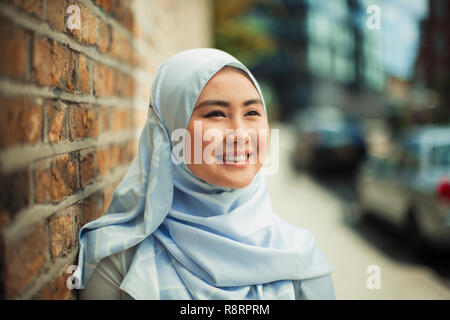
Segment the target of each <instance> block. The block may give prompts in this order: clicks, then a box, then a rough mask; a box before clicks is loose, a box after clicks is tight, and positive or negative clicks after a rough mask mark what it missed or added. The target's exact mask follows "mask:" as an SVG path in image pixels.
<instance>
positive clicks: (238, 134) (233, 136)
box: [226, 128, 250, 145]
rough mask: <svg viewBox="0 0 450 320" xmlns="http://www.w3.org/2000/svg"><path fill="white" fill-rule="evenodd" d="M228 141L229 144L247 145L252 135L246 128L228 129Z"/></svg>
mask: <svg viewBox="0 0 450 320" xmlns="http://www.w3.org/2000/svg"><path fill="white" fill-rule="evenodd" d="M226 142H227V144H231V143H238V144H240V143H242V144H244V145H245V144H247V143H249V142H250V135H249V134H248V132H247V130H245V129H244V128H232V129H231V128H230V129H226Z"/></svg>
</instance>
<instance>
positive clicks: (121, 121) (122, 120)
mask: <svg viewBox="0 0 450 320" xmlns="http://www.w3.org/2000/svg"><path fill="white" fill-rule="evenodd" d="M130 113H131V110H130V109H117V110H115V111H113V131H114V132H120V131H122V130H125V129H128V128H129V127H130V120H131V117H130Z"/></svg>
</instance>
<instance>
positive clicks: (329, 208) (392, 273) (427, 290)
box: [266, 126, 450, 299]
mask: <svg viewBox="0 0 450 320" xmlns="http://www.w3.org/2000/svg"><path fill="white" fill-rule="evenodd" d="M276 127H277V126H272V128H276ZM292 142H293V136H292V134H291V132H290V131H289V130H288V129H287V128H286V127H284V128H283V127H281V129H280V152H279V156H280V158H279V160H280V166H279V171H278V174H276V175H268V176H266V179H267V182H268V185H269V192H270V194H271V198H272V203H273V206H274V209H275V210H276V211H277V213H278V214H279V215H280V216H281V217H282V218H283V219H285V220H287V221H289V222H291V223H293V224H295V225H298V226H301V227H303V228H306V229H308V230H310V231H312V232H313V234H314V236H315V238H316V241H317V243H318V245H319V247H320V248H321V249H322V251H323V252H324V254H325V255H326V257H327V258H328V259H329V261H330V262H331V263H332V264H333V266H334V267H335V269H336V271H335V272H334V273H333V276H332V277H333V281H334V285H335V292H336V298H337V299H450V264H448V263H447V262H445V261H444V260H443V259H441V258H440V257H437V258H435V259H434V260H430V261H421V260H418V259H417V258H415V257H414V256H413V255H412V254H410V253H409V251H408V250H407V249H408V248H407V244H405V243H404V242H403V241H402V240H401V238H399V237H398V236H397V234H396V233H394V232H391V231H388V230H389V229H387V228H386V226H385V225H383V224H381V223H380V222H379V221H376V220H372V221H370V220H369V221H367V222H365V223H363V224H362V225H360V226H358V227H354V226H352V225H350V224H349V223H347V222H346V219H345V217H346V212H348V211H347V210H348V208H349V204H351V203H352V196H353V191H352V188H351V185H350V184H349V183H348V181H347V180H346V178H345V177H344V178H327V179H316V178H312V177H311V176H309V175H308V174H306V173H303V172H298V171H295V170H293V168H292V167H291V165H290V162H289V157H288V156H289V150H290V147H291V146H292ZM373 265H375V266H377V267H378V268H379V269H378V270H379V275H380V278H379V279H380V282H379V289H377V288H372V289H369V288H368V286H367V283H366V282H367V280H368V278H369V277H371V276H372V278H371V280H374V275H375V273H376V271H374V270H373V269H372V270H371V271H370V272H371V273H368V268H369V267H370V266H373ZM370 283H372V284H373V285H375V287H376V282H375V283H374V282H370Z"/></svg>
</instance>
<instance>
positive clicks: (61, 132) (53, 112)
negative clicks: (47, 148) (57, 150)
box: [47, 101, 67, 143]
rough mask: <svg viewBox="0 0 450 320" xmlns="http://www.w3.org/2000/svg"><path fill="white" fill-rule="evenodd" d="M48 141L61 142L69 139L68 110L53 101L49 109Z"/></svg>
mask: <svg viewBox="0 0 450 320" xmlns="http://www.w3.org/2000/svg"><path fill="white" fill-rule="evenodd" d="M47 122H48V141H49V142H52V143H54V142H59V141H63V140H66V139H67V132H66V124H67V108H66V107H65V106H62V105H61V104H60V103H58V102H55V101H52V102H51V103H50V104H49V105H48V108H47Z"/></svg>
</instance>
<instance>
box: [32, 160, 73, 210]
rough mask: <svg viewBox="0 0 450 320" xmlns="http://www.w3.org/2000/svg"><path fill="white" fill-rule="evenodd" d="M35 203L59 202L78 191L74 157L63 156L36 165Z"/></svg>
mask: <svg viewBox="0 0 450 320" xmlns="http://www.w3.org/2000/svg"><path fill="white" fill-rule="evenodd" d="M34 181H35V183H34V190H35V193H34V200H35V202H36V203H48V202H51V201H61V200H63V199H64V198H65V197H68V196H70V195H72V194H74V193H76V192H77V191H78V169H77V160H76V155H74V154H72V155H69V154H65V155H62V156H58V157H55V158H53V159H51V160H50V161H49V160H44V161H42V162H40V163H38V164H37V166H36V169H35V171H34Z"/></svg>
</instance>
